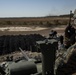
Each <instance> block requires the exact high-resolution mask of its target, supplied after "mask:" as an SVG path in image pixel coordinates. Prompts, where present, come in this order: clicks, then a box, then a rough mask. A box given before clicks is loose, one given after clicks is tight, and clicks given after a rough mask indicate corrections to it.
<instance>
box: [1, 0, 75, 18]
mask: <svg viewBox="0 0 76 75" xmlns="http://www.w3.org/2000/svg"><path fill="white" fill-rule="evenodd" d="M75 9H76V0H0V17H39V16H48V15H60V14H68V13H69V11H70V10H72V11H73V12H74V10H75Z"/></svg>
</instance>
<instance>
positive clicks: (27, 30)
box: [0, 26, 66, 36]
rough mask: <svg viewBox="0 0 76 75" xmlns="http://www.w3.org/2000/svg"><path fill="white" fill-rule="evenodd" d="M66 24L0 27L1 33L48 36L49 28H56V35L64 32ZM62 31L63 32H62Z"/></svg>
mask: <svg viewBox="0 0 76 75" xmlns="http://www.w3.org/2000/svg"><path fill="white" fill-rule="evenodd" d="M65 27H66V26H60V27H53V28H51V27H48V28H46V27H0V36H1V35H19V34H21V35H27V34H41V35H43V36H49V33H50V31H51V30H56V31H57V32H58V35H63V34H64V29H65ZM62 33H63V34H62Z"/></svg>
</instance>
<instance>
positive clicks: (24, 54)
mask: <svg viewBox="0 0 76 75" xmlns="http://www.w3.org/2000/svg"><path fill="white" fill-rule="evenodd" d="M19 49H20V51H21V53H22V54H23V56H24V57H25V59H26V60H27V61H29V60H30V59H29V57H28V56H27V54H26V53H25V52H24V51H23V50H22V49H21V48H20V47H19Z"/></svg>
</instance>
